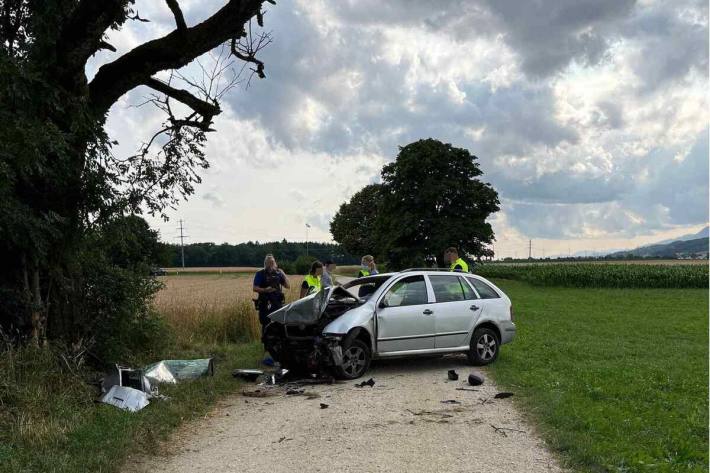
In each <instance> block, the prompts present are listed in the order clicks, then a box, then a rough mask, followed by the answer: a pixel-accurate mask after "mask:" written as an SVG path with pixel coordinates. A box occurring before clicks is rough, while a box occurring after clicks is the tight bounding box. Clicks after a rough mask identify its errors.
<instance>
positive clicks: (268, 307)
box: [253, 254, 290, 365]
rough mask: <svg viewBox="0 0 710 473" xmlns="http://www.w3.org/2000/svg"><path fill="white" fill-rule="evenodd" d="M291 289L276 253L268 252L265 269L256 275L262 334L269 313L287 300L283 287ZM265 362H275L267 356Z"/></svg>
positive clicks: (257, 301) (257, 304)
mask: <svg viewBox="0 0 710 473" xmlns="http://www.w3.org/2000/svg"><path fill="white" fill-rule="evenodd" d="M284 287H285V288H286V289H290V286H289V284H288V278H287V277H286V274H285V273H284V272H283V271H282V270H281V269H279V267H278V266H277V265H276V259H274V255H272V254H268V255H266V257H265V258H264V269H262V270H260V271H257V273H256V274H255V275H254V287H253V289H254V292H256V293H257V294H258V295H259V296H258V298H257V299H256V301H255V302H256V307H257V309H258V310H259V322H261V336H262V337H263V336H264V329H265V328H266V325H267V324H268V323H269V314H271V313H272V312H274V311H277V310H279V309H280V308H281V307H282V306H283V304H284V301H285V299H286V298H285V296H284V293H283V288H284ZM264 364H267V365H269V364H273V360H271V358H266V359H265V360H264Z"/></svg>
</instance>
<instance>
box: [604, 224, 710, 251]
mask: <svg viewBox="0 0 710 473" xmlns="http://www.w3.org/2000/svg"><path fill="white" fill-rule="evenodd" d="M707 230H708V229H707V228H705V229H704V230H702V231H701V232H699V233H701V234H702V233H703V232H705V236H704V237H701V238H694V239H690V240H674V241H671V242H669V243H659V244H655V245H648V246H642V247H640V248H635V249H633V250H624V251H617V252H615V253H611V254H609V255H608V256H609V257H611V258H622V257H624V256H628V255H632V256H634V257H637V258H693V257H694V258H699V257H705V258H707V256H708V236H707Z"/></svg>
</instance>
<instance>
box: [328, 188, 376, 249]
mask: <svg viewBox="0 0 710 473" xmlns="http://www.w3.org/2000/svg"><path fill="white" fill-rule="evenodd" d="M380 188H381V185H380V184H370V185H368V186H365V187H364V188H363V189H362V190H360V191H359V192H357V193H355V195H353V196H352V197H351V198H350V201H348V202H345V203H344V204H342V205H341V206H340V209H338V212H336V214H335V216H334V217H333V220H331V222H330V233H331V234H332V235H333V239H335V241H337V242H339V243H340V244H341V245H343V248H344V249H345V250H346V251H348V252H349V253H351V254H353V255H360V256H362V255H366V254H371V253H374V252H376V245H377V238H376V235H375V230H376V225H375V222H376V219H377V214H378V209H379V205H380V199H381V196H380Z"/></svg>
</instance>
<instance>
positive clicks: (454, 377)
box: [448, 370, 459, 381]
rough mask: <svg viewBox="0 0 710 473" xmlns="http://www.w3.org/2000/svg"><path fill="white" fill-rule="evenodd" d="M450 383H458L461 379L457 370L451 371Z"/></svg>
mask: <svg viewBox="0 0 710 473" xmlns="http://www.w3.org/2000/svg"><path fill="white" fill-rule="evenodd" d="M448 374H449V381H458V379H459V374H458V373H457V372H456V370H449V373H448Z"/></svg>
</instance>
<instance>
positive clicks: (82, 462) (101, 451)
mask: <svg viewBox="0 0 710 473" xmlns="http://www.w3.org/2000/svg"><path fill="white" fill-rule="evenodd" d="M262 354H263V352H262V348H261V345H260V344H258V343H246V344H230V345H198V346H193V347H190V348H187V347H184V348H180V349H176V350H175V351H173V352H172V353H166V354H165V355H166V357H165V358H202V357H205V356H214V357H215V359H216V366H215V376H214V377H206V378H201V379H198V380H195V381H190V382H184V383H181V384H178V385H175V386H164V387H163V386H161V390H160V391H161V393H162V394H165V395H167V396H169V397H170V399H169V400H168V401H160V400H155V401H152V402H151V404H150V405H149V406H147V407H146V408H145V409H143V410H141V411H139V412H136V413H129V412H125V411H122V410H119V409H117V408H115V407H113V406H108V405H104V404H97V403H94V402H93V401H94V399H95V398H96V396H97V391H96V390H95V389H94V388H92V387H91V386H90V385H89V384H87V383H86V380H85V379H82V378H79V377H78V376H76V375H73V374H71V373H68V372H66V371H64V369H63V367H62V365H61V364H60V363H59V362H58V359H57V357H56V354H55V353H53V352H52V351H51V350H49V349H37V348H29V347H28V348H23V349H21V350H19V351H13V352H8V353H5V354H3V358H2V360H0V373H1V374H2V375H3V376H2V381H0V472H3V473H4V472H56V473H63V472H67V473H68V472H72V473H74V472H107V473H108V472H114V471H119V469H120V468H121V467H122V465H123V462H124V461H125V459H126V457H127V456H128V454H132V453H149V452H155V450H156V449H157V448H158V446H159V443H160V441H161V440H164V439H166V438H167V436H168V434H170V433H171V432H172V431H173V430H174V429H175V428H176V427H177V426H178V425H180V424H181V423H182V422H183V421H186V420H189V419H192V418H195V417H198V416H200V415H203V414H204V413H206V412H207V411H208V410H209V409H210V408H211V406H212V405H213V404H214V402H215V401H216V400H217V399H219V398H220V397H222V396H224V395H226V394H227V393H230V392H234V391H235V390H236V389H238V387H239V382H238V381H237V380H235V379H234V378H232V376H231V371H232V369H234V368H237V367H253V366H258V363H259V360H260V358H261V355H262ZM152 361H154V360H152Z"/></svg>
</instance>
